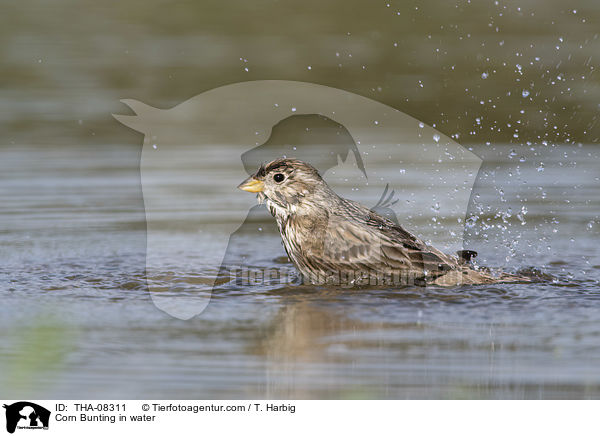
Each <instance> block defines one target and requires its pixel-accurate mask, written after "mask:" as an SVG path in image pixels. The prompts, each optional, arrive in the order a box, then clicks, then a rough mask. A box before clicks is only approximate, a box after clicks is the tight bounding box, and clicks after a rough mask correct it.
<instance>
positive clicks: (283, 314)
mask: <svg viewBox="0 0 600 436" xmlns="http://www.w3.org/2000/svg"><path fill="white" fill-rule="evenodd" d="M339 292H341V291H332V292H331V294H329V293H328V292H326V293H325V295H321V296H320V298H319V301H314V300H313V301H306V300H304V301H302V300H300V301H295V302H291V303H289V304H286V305H285V306H284V307H282V308H281V309H280V310H279V312H278V313H277V315H276V316H275V317H274V318H273V319H272V321H271V322H270V324H269V326H268V327H267V328H266V330H265V334H264V336H263V337H262V338H261V339H259V340H258V341H257V343H256V344H255V345H254V346H252V349H251V350H249V351H250V353H251V354H258V355H260V356H261V357H263V358H264V359H265V361H266V371H267V374H266V396H267V397H268V398H295V399H302V398H314V392H315V389H317V390H320V391H321V392H322V396H320V398H329V397H335V398H340V395H341V397H342V398H359V397H365V396H367V397H368V396H371V394H370V393H368V392H364V391H362V390H361V388H360V387H353V383H352V379H353V378H354V379H355V380H358V379H361V380H363V381H364V374H362V375H361V374H359V373H360V372H361V370H360V369H357V370H356V371H355V368H354V366H353V361H354V359H355V358H356V356H357V353H360V350H361V349H363V350H367V349H368V348H371V347H373V345H374V344H373V343H372V340H370V339H369V338H368V335H367V334H368V333H369V332H371V333H374V334H376V335H379V332H381V331H382V330H384V329H386V328H387V327H388V326H386V325H385V324H384V323H382V322H373V323H370V322H363V321H359V320H357V319H353V318H351V317H348V316H345V315H344V314H343V313H341V309H340V308H336V307H335V300H336V299H337V295H339ZM328 294H329V295H328ZM328 303H332V304H331V305H330V304H328ZM354 372H356V374H354V375H353V373H354ZM363 386H364V385H363Z"/></svg>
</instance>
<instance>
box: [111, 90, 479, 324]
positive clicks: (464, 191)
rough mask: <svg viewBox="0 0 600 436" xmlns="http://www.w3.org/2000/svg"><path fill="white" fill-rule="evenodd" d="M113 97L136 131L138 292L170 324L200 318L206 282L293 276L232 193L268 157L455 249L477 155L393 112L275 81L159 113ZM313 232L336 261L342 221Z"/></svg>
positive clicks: (377, 248)
mask: <svg viewBox="0 0 600 436" xmlns="http://www.w3.org/2000/svg"><path fill="white" fill-rule="evenodd" d="M123 103H125V104H126V105H128V106H129V107H130V108H131V109H132V110H133V112H134V115H115V118H116V119H117V120H118V121H120V122H121V123H123V124H125V125H126V126H128V127H130V128H132V129H134V130H136V131H138V132H141V133H143V134H144V141H143V148H142V154H141V161H140V171H141V183H142V190H143V196H144V206H145V211H146V225H147V251H146V274H147V283H148V288H149V290H150V292H151V296H152V299H153V301H154V303H155V305H156V306H157V307H158V308H160V309H161V310H163V311H165V312H167V313H169V314H170V315H172V316H175V317H177V318H180V319H189V318H191V317H193V316H195V315H197V314H199V313H201V312H202V311H203V310H204V309H205V308H206V306H207V305H208V302H209V301H210V298H211V296H212V293H213V288H215V287H217V286H220V284H222V283H230V282H231V280H232V277H237V276H238V272H239V271H241V276H242V278H244V277H245V275H246V271H248V274H249V276H254V275H256V274H259V275H260V276H261V277H265V276H267V275H268V276H269V277H271V272H267V271H266V270H264V269H262V270H261V269H260V268H262V267H263V266H264V265H267V266H269V265H270V266H272V267H274V270H273V271H272V272H273V273H274V274H273V276H274V277H275V279H274V280H279V281H281V280H286V283H287V278H286V279H282V277H283V276H284V275H285V276H286V277H290V280H291V281H292V282H293V278H294V269H293V268H292V267H291V265H290V264H289V263H285V261H284V260H281V261H277V262H275V260H277V259H281V258H284V259H285V252H284V251H283V248H282V246H281V241H280V239H279V237H278V235H276V237H271V236H272V235H275V232H276V229H275V221H274V220H273V218H272V217H271V216H270V215H269V212H268V211H267V209H266V207H265V206H264V205H261V206H257V205H256V204H257V202H256V199H255V198H254V196H251V195H248V194H247V193H245V192H242V191H240V190H238V189H237V186H238V184H239V183H240V181H242V180H244V179H246V178H247V177H248V176H249V175H250V176H251V175H252V174H254V173H256V172H257V171H258V169H259V168H260V167H261V165H262V164H264V163H267V162H271V161H273V160H275V159H278V158H283V157H287V158H294V159H297V160H300V161H302V162H306V163H308V164H310V165H311V166H312V167H314V168H316V169H317V170H318V171H319V173H320V174H321V176H323V180H324V181H325V182H326V183H327V185H328V186H329V187H330V188H331V189H332V190H333V191H334V192H335V193H336V194H337V195H339V196H340V197H343V198H346V199H349V200H352V201H356V202H358V203H360V204H363V205H366V206H368V207H369V208H371V209H372V210H374V211H375V212H376V213H378V214H379V215H381V216H383V217H385V218H388V219H390V220H392V221H395V222H400V223H402V225H403V226H405V227H406V228H407V229H410V230H411V231H412V232H414V233H415V234H417V235H418V236H419V237H420V238H421V239H423V240H424V241H425V242H428V241H431V242H435V244H436V245H437V246H438V247H439V248H440V249H441V250H443V251H444V252H447V253H454V252H456V251H459V250H463V248H464V247H463V234H464V226H465V219H466V212H467V209H468V205H469V200H470V197H471V192H472V188H473V185H474V183H475V180H476V177H477V174H478V171H479V167H480V165H481V162H482V161H481V159H480V158H479V157H478V156H476V155H475V154H473V153H472V152H470V151H469V150H467V149H465V148H463V147H462V146H461V145H460V144H458V143H456V142H455V141H453V140H452V139H451V138H449V137H447V136H445V135H444V134H443V133H441V132H439V131H437V130H436V129H435V128H433V127H431V126H428V125H426V124H424V123H423V122H420V121H419V120H417V119H415V118H413V117H411V116H409V115H407V114H405V113H403V112H401V111H399V110H397V109H395V108H393V107H390V106H387V105H385V104H382V103H380V102H377V101H375V100H372V99H369V98H366V97H363V96H360V95H357V94H353V93H350V92H347V91H344V90H341V89H336V88H331V87H327V86H322V85H317V84H314V83H304V82H293V81H285V80H259V81H252V82H243V83H235V84H231V85H227V86H223V87H220V88H216V89H212V90H209V91H206V92H204V93H202V94H199V95H196V96H195V97H192V98H191V99H189V100H187V101H185V102H182V103H181V104H179V105H177V106H175V107H173V108H170V109H158V108H155V107H152V106H149V105H147V104H145V103H142V102H140V101H135V100H123ZM321 230H323V232H324V237H319V236H318V235H316V234H315V237H314V238H312V239H313V240H314V241H317V242H319V243H321V245H322V246H323V250H329V251H328V252H327V253H324V254H325V255H327V256H328V257H330V258H335V259H340V258H343V257H344V254H343V253H338V251H336V250H337V245H336V244H335V242H336V241H337V240H339V238H338V236H337V231H338V230H340V226H338V225H336V224H335V223H333V222H329V224H328V225H324V226H323V227H322V229H321ZM253 232H254V233H253ZM327 235H329V239H328V238H327V237H325V236H327ZM345 236H347V235H345ZM345 236H343V237H344V238H345V239H347V238H346V237H345ZM378 242H379V241H378V240H371V241H370V242H369V244H367V245H366V246H365V247H366V248H369V250H370V251H369V253H362V251H361V250H358V252H359V255H363V256H366V257H368V258H369V259H374V258H375V257H377V256H379V255H380V254H381V252H382V250H384V247H382V246H381V244H379V243H378ZM358 248H360V247H358ZM332 250H333V251H332ZM361 253H362V254H361ZM359 263H360V264H361V265H362V264H364V262H359ZM288 270H290V274H289V275H287V273H286V271H288ZM269 280H271V279H270V278H269ZM248 281H249V282H251V281H252V280H251V279H249V280H248Z"/></svg>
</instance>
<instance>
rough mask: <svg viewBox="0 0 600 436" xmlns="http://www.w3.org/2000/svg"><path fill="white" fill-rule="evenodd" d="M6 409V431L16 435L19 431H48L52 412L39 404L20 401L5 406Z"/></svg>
mask: <svg viewBox="0 0 600 436" xmlns="http://www.w3.org/2000/svg"><path fill="white" fill-rule="evenodd" d="M3 407H4V408H5V409H6V431H7V432H9V433H14V432H15V430H16V429H19V430H48V425H49V423H50V411H49V410H48V409H46V408H44V407H42V406H40V405H38V404H35V403H30V402H28V401H19V402H18V403H13V404H11V405H6V404H5V405H4V406H3Z"/></svg>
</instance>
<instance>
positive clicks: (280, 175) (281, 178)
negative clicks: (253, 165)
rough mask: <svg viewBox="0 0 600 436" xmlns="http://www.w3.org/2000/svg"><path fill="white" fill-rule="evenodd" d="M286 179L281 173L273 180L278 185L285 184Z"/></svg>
mask: <svg viewBox="0 0 600 436" xmlns="http://www.w3.org/2000/svg"><path fill="white" fill-rule="evenodd" d="M284 179H285V176H284V175H283V174H281V173H277V174H275V175H274V176H273V180H275V181H276V182H277V183H281V182H283V180H284Z"/></svg>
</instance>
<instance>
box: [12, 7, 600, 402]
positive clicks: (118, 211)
mask: <svg viewBox="0 0 600 436" xmlns="http://www.w3.org/2000/svg"><path fill="white" fill-rule="evenodd" d="M574 3H575V4H572V3H565V2H563V1H559V0H548V1H543V2H542V1H537V0H506V1H499V2H492V1H488V2H474V1H471V2H469V1H467V2H463V1H458V2H429V3H424V2H410V1H409V2H396V3H393V2H381V3H376V2H367V1H359V0H344V1H342V0H330V1H328V2H323V1H313V2H310V1H309V2H305V3H303V6H299V5H298V4H296V3H291V2H281V1H279V2H271V1H259V0H257V1H253V2H245V1H233V2H215V1H203V2H177V3H176V4H175V2H165V1H163V0H144V1H142V0H128V1H126V2H95V1H91V0H77V1H75V0H55V1H53V2H51V3H49V2H43V1H39V0H31V1H28V2H12V3H11V2H5V4H3V9H2V18H4V20H3V24H2V26H0V52H1V62H2V73H3V74H2V84H1V86H0V126H1V130H2V137H1V138H0V208H1V211H2V213H1V214H0V254H1V258H0V259H1V261H0V301H1V303H0V328H1V331H2V333H3V335H2V339H0V398H11V397H12V398H26V397H27V398H63V399H66V398H69V399H73V398H182V399H185V398H190V399H192V398H193V399H198V398H240V397H255V398H267V397H268V398H599V397H600V369H598V368H600V364H599V362H600V322H599V321H600V319H599V318H600V310H599V309H600V301H599V299H600V295H598V294H599V289H598V280H599V279H600V258H599V255H598V246H599V242H600V218H599V215H598V214H599V212H598V211H599V210H600V200H599V198H600V195H599V183H600V182H599V177H600V170H599V169H598V168H600V165H599V163H600V160H599V158H598V149H597V143H598V140H599V139H598V138H600V134H599V132H600V130H599V128H600V124H598V122H597V116H598V102H599V101H600V86H598V84H599V79H598V77H599V76H598V74H597V71H598V68H599V65H598V56H597V54H598V52H599V50H600V36H599V33H598V26H597V23H598V22H599V21H600V2H598V1H594V0H576V1H575V2H574ZM167 9H168V10H169V13H165V10H167ZM264 79H278V80H296V81H303V82H310V83H317V84H321V85H327V86H332V87H336V88H339V89H343V90H346V91H349V92H352V93H356V94H359V95H361V96H365V97H368V98H372V99H375V100H377V101H379V102H382V103H385V104H388V105H390V106H392V107H394V108H397V109H398V110H400V111H403V112H405V113H407V114H409V115H411V116H413V117H415V118H417V119H418V120H419V121H417V122H420V124H419V127H420V129H421V131H422V132H423V135H424V136H423V137H425V136H426V137H427V139H428V140H430V141H431V142H435V143H436V144H440V145H443V144H442V143H443V142H444V140H445V139H444V140H443V139H442V138H444V136H440V135H439V133H441V134H443V135H446V136H448V137H450V136H452V137H453V138H454V139H457V140H458V141H459V142H460V143H461V144H464V145H465V146H466V147H469V146H471V147H473V150H474V151H475V152H476V153H478V154H479V155H480V156H481V157H483V158H484V160H485V162H484V165H483V166H482V168H481V171H480V173H479V176H478V181H477V184H476V187H475V190H474V192H473V195H472V196H471V203H470V212H471V213H472V215H473V218H471V219H469V220H467V222H466V238H465V244H466V247H467V248H471V249H475V250H476V251H478V252H479V257H478V261H479V262H480V263H481V264H484V265H491V266H498V267H503V268H505V269H506V270H508V271H517V270H518V269H521V268H532V267H535V268H538V269H539V270H540V271H541V272H542V273H544V274H547V275H548V277H549V278H548V279H547V280H545V281H543V282H540V283H536V284H530V285H494V286H474V287H468V288H467V287H464V288H455V289H434V288H428V289H426V290H424V289H401V290H382V289H379V290H374V289H371V290H369V289H364V290H361V291H336V290H324V289H312V288H309V287H297V286H296V287H293V286H292V287H290V286H282V285H278V284H275V283H266V284H263V285H259V286H252V287H240V286H237V285H236V284H235V283H230V282H227V281H225V282H222V281H221V282H219V285H218V286H217V287H216V289H215V290H214V292H212V296H211V299H210V302H209V304H208V306H207V308H206V310H205V311H204V312H202V314H201V315H200V316H198V317H195V318H193V319H191V320H188V321H182V320H179V319H176V318H173V317H171V316H169V315H167V314H165V313H164V312H162V311H160V310H159V309H157V308H156V306H155V305H154V304H153V301H152V299H151V298H150V295H149V292H148V281H149V283H150V284H151V285H152V286H153V288H155V289H162V292H161V295H164V296H166V297H167V299H169V300H170V299H171V298H172V299H173V300H172V301H181V300H182V299H183V298H184V297H185V298H187V297H189V298H195V297H197V296H198V290H200V293H201V294H202V296H203V297H202V298H204V297H206V295H207V294H208V293H209V292H208V291H210V289H211V286H209V285H208V283H210V282H211V281H212V280H213V279H214V278H215V276H216V274H217V272H216V271H215V270H204V269H202V268H198V265H199V264H201V263H202V260H203V257H202V256H204V255H208V254H210V251H211V250H210V248H213V245H211V244H212V242H211V238H209V237H207V238H205V239H204V240H203V242H202V245H201V246H202V247H209V248H207V249H206V250H204V253H202V252H200V253H199V252H198V251H199V250H198V244H196V243H197V239H194V238H192V237H189V235H190V234H191V230H190V231H188V233H187V234H186V233H184V234H182V236H181V238H180V239H178V240H173V239H169V238H165V245H164V247H165V249H168V250H169V253H170V256H167V257H166V258H165V259H163V260H164V263H163V264H159V268H158V270H157V271H153V274H151V275H150V277H146V271H145V267H146V248H147V245H146V243H147V234H146V221H145V213H144V202H143V197H142V188H141V184H140V179H141V178H140V172H139V164H140V156H141V144H142V141H143V139H142V136H141V135H139V134H138V133H136V132H133V131H131V130H130V129H127V128H125V127H124V126H123V125H121V124H119V123H118V122H116V121H115V120H114V118H113V117H112V116H111V114H113V113H128V112H127V111H128V110H127V109H126V108H125V106H124V105H122V104H121V103H120V102H119V101H120V99H136V100H139V101H143V102H145V103H147V104H150V105H152V106H155V107H159V108H163V109H166V108H170V107H173V106H175V105H177V104H179V103H181V102H183V101H186V100H188V99H189V98H191V97H193V96H195V95H197V94H199V93H201V92H203V91H206V90H209V89H213V88H216V87H219V86H223V85H227V84H232V83H238V82H243V81H249V80H264ZM290 109H291V108H290ZM296 109H298V112H299V111H300V110H301V107H300V106H294V107H293V109H291V110H292V111H294V112H295V111H296ZM375 119H376V120H378V121H379V122H382V123H381V124H380V126H381V125H382V124H385V122H383V121H384V120H383V119H382V118H375ZM429 126H434V127H435V128H436V129H437V131H438V132H439V133H436V135H438V136H436V137H435V138H434V137H433V136H432V135H431V133H429V129H430V128H429ZM150 139H151V138H150ZM438 140H439V142H438ZM486 143H487V144H488V145H484V144H486ZM543 143H546V144H548V145H547V146H545V145H543ZM578 143H581V144H590V145H583V146H581V147H579V146H578V145H576V144H578ZM152 144H153V143H152V142H150V143H149V146H152ZM495 144H507V145H506V146H499V145H495ZM529 144H532V145H531V147H532V148H533V150H531V149H530V145H529ZM553 144H564V145H553ZM572 144H575V145H572ZM161 145H162V144H160V143H159V144H156V146H157V147H156V148H157V150H158V151H160V152H162V151H164V148H161ZM365 146H367V145H365ZM239 156H240V151H239V150H236V151H235V152H227V153H224V154H222V155H218V154H212V155H210V157H212V160H210V161H208V160H207V161H206V162H207V163H206V162H205V163H206V166H207V167H209V168H207V169H208V170H210V171H213V172H214V174H215V180H214V183H213V184H212V185H211V192H208V191H206V190H205V191H199V192H198V196H199V200H200V201H205V202H206V201H209V202H213V201H214V200H215V198H218V199H220V200H227V201H233V202H238V201H247V206H248V208H249V207H251V205H252V204H253V200H252V198H251V196H249V195H248V196H247V197H245V198H246V199H245V200H238V199H239V198H241V197H240V196H241V195H242V194H243V193H236V194H233V192H235V185H237V183H239V182H240V181H241V179H242V178H243V177H244V176H245V173H244V171H242V170H241V168H242V165H241V162H240V161H239V160H238V159H239ZM371 156H373V162H372V163H369V171H377V172H378V174H380V175H382V176H388V175H391V174H392V172H395V173H394V174H396V177H397V176H398V174H400V176H401V177H402V178H403V179H404V180H405V182H404V183H403V184H402V185H401V186H400V187H398V186H394V189H396V193H397V195H398V196H400V197H402V198H403V201H404V198H407V199H409V200H411V203H410V204H409V203H405V204H406V206H405V208H406V209H402V210H403V211H405V212H406V211H407V210H408V209H410V211H409V212H406V213H405V214H404V215H406V216H402V217H401V218H402V222H403V223H406V225H407V227H408V228H409V229H410V230H415V231H418V232H419V233H420V234H421V235H422V236H424V237H426V238H427V239H431V240H432V242H434V243H435V244H436V245H438V246H442V247H443V246H445V245H446V243H447V242H448V240H449V239H452V238H451V235H449V232H448V224H449V222H448V219H447V218H444V217H445V216H447V215H448V214H449V210H450V208H451V206H452V201H449V200H448V198H437V199H436V201H430V198H431V194H432V191H431V190H429V189H424V188H423V185H422V184H421V179H420V178H419V177H420V171H419V170H418V169H416V168H415V166H414V165H412V164H411V162H408V161H407V162H403V163H402V164H401V165H400V164H398V163H397V162H391V161H388V160H387V159H386V155H385V154H381V153H380V154H379V155H378V154H377V153H376V152H375V151H374V152H373V153H371ZM444 159H445V160H452V158H451V157H450V156H447V157H444ZM456 160H458V159H455V160H453V162H456ZM540 168H541V169H543V171H540ZM246 170H248V168H246ZM350 174H355V173H350ZM186 175H188V176H189V174H186ZM182 177H183V175H182ZM341 177H343V176H341ZM165 179H166V180H168V181H169V182H171V183H172V184H173V185H175V184H176V183H178V181H179V180H180V178H179V175H173V174H167V176H166V177H165ZM355 194H356V195H357V196H359V197H360V196H361V195H364V201H365V204H367V205H369V206H372V205H374V204H375V202H376V201H377V199H378V198H379V196H380V194H381V187H377V189H375V188H371V191H368V192H367V190H364V189H363V190H361V191H360V192H355ZM224 204H226V203H225V202H219V203H218V204H217V203H216V202H215V208H214V209H213V210H212V211H209V212H206V211H205V213H204V214H198V213H197V211H196V210H191V209H182V210H181V214H180V215H179V217H178V218H179V219H178V220H177V221H176V222H175V221H173V220H171V221H169V220H166V221H165V224H166V225H170V224H173V225H174V226H175V227H177V228H183V229H193V228H194V225H196V224H197V222H198V220H206V221H210V222H212V223H221V222H222V223H224V226H225V224H230V223H231V211H230V210H229V209H228V208H227V207H223V205H224ZM398 204H399V205H400V204H402V203H398ZM412 211H422V215H420V214H419V213H412ZM256 212H257V213H256V215H255V216H254V215H253V220H251V221H249V222H248V225H247V226H245V227H244V228H243V229H240V231H238V232H236V233H235V235H234V236H233V238H232V241H233V244H232V245H231V247H232V250H230V251H229V252H228V256H229V257H228V261H230V262H232V263H236V262H237V263H239V262H244V263H245V264H248V265H251V266H252V267H253V268H255V269H260V268H271V267H277V268H282V267H285V268H289V267H290V265H289V264H286V263H281V262H282V261H281V259H280V257H281V255H282V254H283V251H282V248H281V245H280V242H279V235H278V234H277V233H276V232H275V229H274V225H273V222H272V220H270V219H268V217H265V216H264V213H262V214H261V212H260V210H259V209H256ZM408 215H410V216H408ZM433 218H435V219H436V221H432V219H433ZM211 237H214V238H222V237H229V233H228V232H219V231H217V230H215V232H214V234H212V235H211ZM159 242H160V241H159ZM292 271H293V270H292ZM147 280H148V281H147ZM174 282H176V283H177V286H176V288H175V289H173V288H172V287H171V286H170V285H172V283H174Z"/></svg>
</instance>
